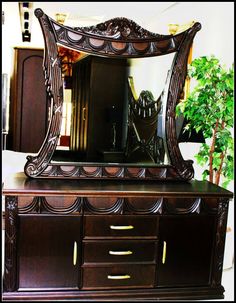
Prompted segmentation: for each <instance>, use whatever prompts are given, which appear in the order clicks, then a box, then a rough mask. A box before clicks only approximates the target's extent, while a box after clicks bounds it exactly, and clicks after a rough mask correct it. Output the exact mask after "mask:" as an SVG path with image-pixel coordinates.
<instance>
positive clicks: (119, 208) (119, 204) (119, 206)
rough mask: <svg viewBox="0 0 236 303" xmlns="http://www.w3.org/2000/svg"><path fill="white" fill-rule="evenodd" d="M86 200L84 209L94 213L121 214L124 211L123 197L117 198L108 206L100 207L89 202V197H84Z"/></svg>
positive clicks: (84, 200)
mask: <svg viewBox="0 0 236 303" xmlns="http://www.w3.org/2000/svg"><path fill="white" fill-rule="evenodd" d="M83 202H84V211H87V212H89V213H92V214H104V215H105V214H121V213H122V212H123V204H124V199H123V198H117V200H116V202H115V203H114V204H113V205H112V206H111V207H108V208H98V207H94V206H93V205H91V204H90V203H89V200H88V199H87V198H84V199H83Z"/></svg>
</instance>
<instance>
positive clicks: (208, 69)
mask: <svg viewBox="0 0 236 303" xmlns="http://www.w3.org/2000/svg"><path fill="white" fill-rule="evenodd" d="M188 76H189V77H190V79H195V80H196V85H195V86H194V89H193V91H192V92H191V93H190V94H189V96H188V97H187V99H186V100H185V101H182V102H180V103H179V104H178V105H177V108H176V113H177V115H178V114H180V113H182V114H183V115H184V117H186V118H187V119H188V120H189V123H188V124H187V125H186V127H185V128H186V129H188V130H189V131H190V132H191V129H193V128H194V129H195V130H196V131H197V132H199V131H202V133H203V136H204V138H205V143H202V145H201V147H200V150H199V152H198V153H197V154H196V155H195V158H196V159H197V162H198V164H200V165H201V166H205V165H207V166H208V168H207V169H205V170H204V172H203V179H207V177H208V178H209V181H210V182H212V183H215V184H217V185H219V183H220V178H221V176H224V182H223V183H222V186H223V187H227V185H228V183H229V182H230V181H231V180H232V179H233V135H232V129H233V99H234V98H233V97H234V70H233V66H232V67H231V68H229V69H226V68H224V67H223V66H222V65H221V64H220V61H219V59H217V58H216V57H215V56H213V55H212V56H209V57H207V56H202V57H199V58H196V59H195V60H193V61H192V63H191V64H190V65H189V68H188Z"/></svg>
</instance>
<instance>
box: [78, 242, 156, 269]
mask: <svg viewBox="0 0 236 303" xmlns="http://www.w3.org/2000/svg"><path fill="white" fill-rule="evenodd" d="M83 252H84V254H83V255H84V264H86V263H90V264H91V263H123V262H134V263H137V262H147V263H153V264H154V263H155V260H156V254H157V241H150V240H146V241H143V240H138V241H137V240H129V241H124V240H116V241H110V240H108V241H107V240H105V241H104V240H101V241H96V242H95V241H84V243H83Z"/></svg>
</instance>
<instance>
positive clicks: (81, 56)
mask: <svg viewBox="0 0 236 303" xmlns="http://www.w3.org/2000/svg"><path fill="white" fill-rule="evenodd" d="M35 15H36V16H37V17H38V19H39V22H40V25H41V28H42V31H43V34H44V39H45V58H44V71H45V79H46V82H45V83H46V87H47V92H48V96H49V98H50V100H51V104H50V113H51V114H50V123H49V126H48V132H47V135H46V138H45V140H44V143H43V145H42V147H41V149H40V151H39V153H38V155H37V156H36V157H31V156H28V157H27V160H28V161H27V163H26V165H25V173H26V174H27V175H28V176H30V177H41V178H53V177H55V178H64V177H67V178H105V179H106V178H118V179H119V178H122V179H137V178H138V179H147V180H149V179H156V180H159V179H161V180H163V179H166V180H173V179H179V180H189V179H191V178H192V177H193V167H192V162H191V161H188V160H184V159H183V158H182V156H181V153H180V150H179V147H178V131H177V129H178V127H177V119H176V117H175V106H176V104H177V102H178V100H179V99H180V97H181V94H182V92H183V89H184V82H185V78H186V72H187V58H188V54H189V49H190V47H191V44H192V41H193V38H194V36H195V34H196V32H197V31H198V30H199V29H200V24H199V23H195V24H194V25H193V26H192V27H190V28H189V29H188V30H186V31H184V32H182V33H179V34H176V35H159V34H155V33H152V32H149V31H147V30H145V29H143V28H141V27H140V26H139V25H137V24H136V23H135V22H134V21H132V20H129V19H126V18H115V19H111V20H108V21H107V22H104V23H101V24H98V25H96V26H91V27H82V28H71V27H67V26H63V25H61V24H59V23H57V22H56V21H55V20H53V19H51V18H50V17H49V16H47V15H46V14H44V13H43V11H42V10H41V9H37V10H36V11H35Z"/></svg>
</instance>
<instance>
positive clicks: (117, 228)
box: [110, 225, 134, 230]
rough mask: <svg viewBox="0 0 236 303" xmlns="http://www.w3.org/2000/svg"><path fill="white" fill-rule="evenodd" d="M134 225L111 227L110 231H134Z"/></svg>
mask: <svg viewBox="0 0 236 303" xmlns="http://www.w3.org/2000/svg"><path fill="white" fill-rule="evenodd" d="M133 228H134V227H133V225H110V229H116V230H127V229H133Z"/></svg>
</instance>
